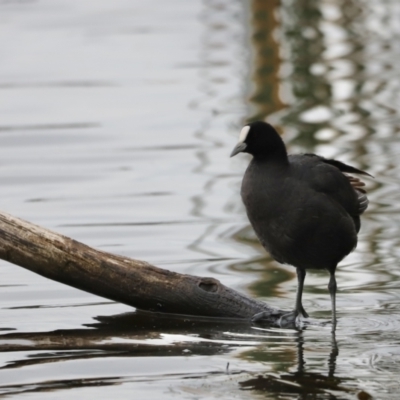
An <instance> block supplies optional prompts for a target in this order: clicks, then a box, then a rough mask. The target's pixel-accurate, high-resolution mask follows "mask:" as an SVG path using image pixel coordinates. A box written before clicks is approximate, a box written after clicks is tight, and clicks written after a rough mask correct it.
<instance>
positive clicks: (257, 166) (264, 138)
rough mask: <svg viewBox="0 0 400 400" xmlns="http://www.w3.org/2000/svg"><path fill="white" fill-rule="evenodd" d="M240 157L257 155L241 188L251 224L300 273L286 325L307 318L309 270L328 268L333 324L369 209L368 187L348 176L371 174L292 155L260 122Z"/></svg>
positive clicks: (243, 137) (244, 135)
mask: <svg viewBox="0 0 400 400" xmlns="http://www.w3.org/2000/svg"><path fill="white" fill-rule="evenodd" d="M240 152H245V153H250V154H251V155H253V159H252V161H251V162H250V165H249V166H248V168H247V170H246V173H245V175H244V178H243V182H242V189H241V195H242V199H243V203H244V205H245V207H246V211H247V215H248V218H249V220H250V223H251V225H252V226H253V228H254V231H255V233H256V235H257V236H258V238H259V240H260V242H261V244H262V245H263V246H264V248H265V249H266V250H267V251H268V252H269V253H270V254H271V256H272V257H273V258H274V259H275V260H277V261H278V262H280V263H284V264H290V265H293V266H294V267H296V269H297V279H298V287H297V296H296V304H295V309H294V311H293V312H291V313H290V314H287V315H285V316H284V317H283V318H284V320H286V321H288V322H292V321H294V320H295V319H296V317H297V316H298V315H303V316H304V317H308V315H307V313H306V312H305V310H304V308H303V305H302V300H301V298H302V292H303V285H304V279H305V276H306V270H307V269H326V270H328V271H329V273H330V280H329V285H328V288H329V292H330V295H331V301H332V314H333V323H334V324H335V323H336V301H335V296H336V279H335V270H336V266H337V264H338V263H339V261H341V260H342V259H343V258H344V257H345V256H347V255H348V254H349V253H350V252H351V251H352V250H353V249H354V248H355V247H356V245H357V233H358V231H359V230H360V215H361V214H362V213H363V212H364V211H365V210H366V208H367V206H368V199H367V196H366V193H365V190H364V189H363V186H364V183H363V182H361V181H360V180H359V179H357V178H355V177H353V176H349V175H347V174H346V173H355V174H363V175H369V174H368V173H366V172H364V171H361V170H359V169H357V168H354V167H351V166H349V165H346V164H344V163H342V162H340V161H336V160H330V159H325V158H323V157H320V156H317V155H315V154H298V155H289V156H288V155H287V152H286V147H285V145H284V143H283V141H282V139H281V137H280V136H279V134H278V133H277V132H276V130H275V129H274V128H273V127H272V126H271V125H269V124H267V123H265V122H262V121H258V122H254V123H251V124H249V125H246V126H245V127H244V128H243V129H242V131H241V132H240V137H239V143H238V144H237V145H236V147H235V148H234V149H233V151H232V153H231V157H232V156H234V155H236V154H238V153H240ZM262 316H263V315H262V313H260V314H257V315H256V316H255V320H258V319H262Z"/></svg>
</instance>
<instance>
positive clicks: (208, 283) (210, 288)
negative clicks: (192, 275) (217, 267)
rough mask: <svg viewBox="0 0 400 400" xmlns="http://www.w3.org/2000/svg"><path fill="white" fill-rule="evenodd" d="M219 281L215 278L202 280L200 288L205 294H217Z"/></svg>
mask: <svg viewBox="0 0 400 400" xmlns="http://www.w3.org/2000/svg"><path fill="white" fill-rule="evenodd" d="M219 284H220V283H219V280H217V279H214V278H201V280H200V282H199V288H200V289H202V290H204V291H205V292H211V293H215V292H217V291H218V286H219Z"/></svg>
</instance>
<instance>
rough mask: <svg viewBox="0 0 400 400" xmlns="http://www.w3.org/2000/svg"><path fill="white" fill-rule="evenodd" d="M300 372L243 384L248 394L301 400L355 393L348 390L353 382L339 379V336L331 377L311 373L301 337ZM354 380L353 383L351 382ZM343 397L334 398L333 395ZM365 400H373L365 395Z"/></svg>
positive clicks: (333, 344)
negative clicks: (337, 368)
mask: <svg viewBox="0 0 400 400" xmlns="http://www.w3.org/2000/svg"><path fill="white" fill-rule="evenodd" d="M296 343H297V369H296V371H295V372H290V373H284V374H280V375H275V374H265V375H258V377H257V378H253V379H249V380H246V381H242V382H240V386H241V387H242V389H244V390H254V391H257V392H268V393H270V394H272V393H274V394H276V395H278V396H290V395H297V396H298V397H296V398H298V399H309V398H310V396H312V398H317V397H315V396H317V395H318V398H329V399H340V398H341V397H342V395H343V393H352V392H354V389H352V388H349V387H346V384H348V382H349V380H348V379H347V378H345V379H342V378H337V377H335V367H336V360H337V357H338V354H339V352H338V347H337V343H336V337H335V333H334V332H333V333H332V337H331V352H330V355H329V360H328V371H327V374H322V373H316V372H308V371H307V369H306V362H305V359H304V344H305V343H304V337H303V334H302V332H299V334H298V336H297V340H296ZM350 380H351V379H350ZM332 392H333V393H335V392H336V393H339V394H333V393H332ZM363 393H364V395H366V396H368V397H364V398H365V399H368V398H372V397H370V396H369V395H368V394H367V393H365V392H363Z"/></svg>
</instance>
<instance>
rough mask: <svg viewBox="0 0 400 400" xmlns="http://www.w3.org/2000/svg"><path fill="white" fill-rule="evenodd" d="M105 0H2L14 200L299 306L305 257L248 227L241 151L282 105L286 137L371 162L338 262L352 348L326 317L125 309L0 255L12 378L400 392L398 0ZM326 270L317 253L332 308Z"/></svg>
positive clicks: (185, 389)
mask: <svg viewBox="0 0 400 400" xmlns="http://www.w3.org/2000/svg"><path fill="white" fill-rule="evenodd" d="M106 3H107V2H91V1H89V0H88V1H83V2H76V4H75V3H73V5H72V6H71V4H72V3H71V2H68V1H66V2H63V1H61V0H60V1H59V2H56V3H54V5H53V6H52V7H49V6H48V5H46V3H43V2H29V1H27V2H13V1H6V2H0V8H1V13H2V15H5V17H4V18H3V19H2V20H1V21H0V29H1V33H2V35H0V40H1V38H3V41H2V42H1V45H2V49H4V51H5V52H6V53H7V57H6V59H7V62H5V63H2V64H1V65H0V96H3V97H2V100H3V99H4V100H5V101H2V102H0V103H1V106H0V107H1V116H2V122H1V123H0V125H1V126H0V133H1V140H2V146H0V152H1V156H2V157H1V165H0V167H1V168H0V173H1V174H0V175H1V182H2V197H1V201H2V208H4V209H5V210H7V211H9V212H11V213H16V214H17V215H18V216H21V217H23V218H26V219H29V220H32V221H33V222H37V223H39V224H44V225H45V226H48V227H51V228H53V229H55V230H60V231H62V232H63V233H65V234H67V235H69V236H72V237H76V238H77V239H79V240H82V241H84V242H87V243H88V244H92V245H94V246H96V247H101V248H104V249H105V250H111V251H113V250H114V248H115V247H117V248H118V251H117V252H120V253H122V254H126V255H128V256H133V257H137V258H142V259H145V260H148V261H150V262H153V263H155V264H158V265H160V266H163V265H168V266H167V268H170V269H174V270H176V271H178V272H182V273H192V274H196V275H207V276H213V277H216V278H218V279H221V280H223V282H224V283H225V284H227V285H229V286H232V287H234V288H236V289H242V290H250V291H252V292H253V293H254V294H255V295H257V296H259V297H264V298H267V300H268V302H270V303H271V304H273V305H274V304H275V305H277V306H279V307H281V308H288V309H289V308H290V307H291V305H292V304H291V303H292V299H293V296H294V293H293V292H294V291H295V288H296V285H295V273H294V270H293V268H292V267H289V266H280V265H278V264H276V263H274V262H272V261H271V259H270V258H269V257H268V255H266V254H265V252H264V251H263V250H262V248H261V246H260V245H259V244H258V242H257V241H256V240H255V237H254V234H253V233H252V231H251V230H250V229H249V226H248V222H247V219H246V217H245V215H244V211H243V208H242V206H241V204H240V200H239V194H238V193H239V190H238V187H239V182H240V177H241V176H242V175H243V168H244V165H245V164H246V162H245V161H244V160H242V161H239V160H234V161H231V162H229V161H228V157H229V152H230V150H231V148H232V145H233V144H234V143H235V142H236V139H237V133H238V131H239V127H240V126H241V125H242V124H243V122H245V121H246V120H251V119H255V118H268V120H270V122H272V123H273V124H276V125H278V126H280V127H281V130H282V131H283V133H284V134H285V136H286V140H287V141H288V142H290V146H291V151H293V152H298V151H300V152H301V151H312V152H315V153H319V154H321V155H323V156H327V157H336V158H339V159H341V160H343V161H344V162H348V163H350V164H353V165H355V166H358V167H360V168H361V169H363V170H367V171H368V172H371V173H372V175H374V176H375V177H376V179H375V180H374V181H369V182H368V185H369V192H370V196H369V197H370V200H371V203H370V208H369V210H368V213H367V216H366V218H364V222H363V227H362V231H361V236H360V241H359V245H358V249H357V251H356V252H354V253H352V254H351V256H349V257H348V258H347V259H346V260H345V261H344V262H343V263H342V264H341V265H340V266H339V268H338V271H337V279H338V285H339V289H340V292H339V293H338V299H337V301H338V306H337V308H338V318H339V320H338V330H337V333H336V335H337V347H338V348H340V355H338V352H337V347H336V340H335V338H332V337H331V333H330V326H329V324H323V323H321V324H318V325H317V324H313V325H310V326H307V329H303V330H301V331H295V330H290V329H286V330H282V329H275V328H263V329H261V328H257V327H250V326H247V325H246V326H242V325H238V324H237V323H234V324H232V322H226V323H225V322H224V321H217V322H216V321H211V322H210V321H208V322H207V321H203V322H199V321H193V320H190V319H186V318H185V319H181V318H180V319H178V320H175V319H174V318H171V317H170V316H169V317H168V321H166V320H165V319H163V317H162V316H159V317H156V316H151V317H149V316H148V315H144V314H140V313H138V314H133V315H132V314H125V315H119V314H121V313H123V312H126V311H127V310H128V308H127V307H124V306H122V305H118V304H113V303H107V304H104V303H102V302H101V301H99V299H97V298H94V297H93V296H89V295H84V294H81V293H80V292H78V291H73V290H70V289H67V288H65V287H63V286H60V285H59V284H53V283H51V282H47V281H44V280H43V279H42V278H40V277H38V278H37V277H34V276H32V275H27V274H25V272H24V271H19V270H18V269H16V268H15V267H13V266H9V265H7V264H6V263H1V265H0V274H1V275H0V276H1V280H2V282H1V283H2V284H1V285H0V289H1V290H0V300H1V307H0V320H1V327H0V332H1V335H0V367H1V368H0V394H6V395H7V394H18V393H21V392H28V391H30V392H31V394H32V395H34V393H35V392H37V393H38V394H37V397H38V398H40V396H42V395H43V393H45V392H48V391H51V396H52V397H53V396H54V397H56V396H58V397H57V398H70V397H71V395H72V396H74V395H76V396H81V397H87V398H90V397H97V396H100V397H101V396H104V397H105V396H107V394H108V393H106V390H107V387H108V386H112V392H111V391H110V393H109V394H110V395H109V396H108V397H115V396H119V397H121V398H128V397H129V396H131V395H132V392H134V393H135V396H137V398H149V397H153V398H158V397H160V394H161V393H162V397H163V398H165V399H169V398H171V399H172V398H173V399H176V398H196V397H197V398H219V399H221V398H229V399H231V398H235V397H237V398H246V399H248V398H249V395H250V396H251V394H250V391H253V390H254V391H255V392H254V397H257V398H258V397H259V394H260V391H265V392H266V394H262V396H265V397H268V398H271V399H277V398H281V397H282V396H285V398H290V399H292V398H293V399H296V398H332V399H333V398H338V399H342V398H354V397H355V396H356V395H357V396H358V398H359V399H368V398H370V395H369V394H368V393H370V394H371V395H373V396H374V397H375V398H379V399H390V400H391V399H393V398H397V394H398V391H399V384H398V383H397V381H398V376H399V373H400V347H399V343H398V334H397V332H398V331H399V329H400V295H399V288H400V284H399V282H400V281H399V277H400V269H399V268H398V265H399V257H400V252H399V250H398V249H399V245H400V241H399V238H400V220H399V209H400V206H399V204H400V198H399V176H400V171H399V166H398V164H399V163H398V155H399V153H400V146H399V131H400V123H399V115H398V114H399V113H398V110H399V105H400V101H399V100H400V97H399V93H400V91H399V90H398V89H399V81H398V74H399V71H398V70H399V68H398V66H397V65H398V62H397V61H398V59H399V58H400V51H399V47H398V46H397V45H396V43H397V42H398V40H397V39H398V37H399V36H400V31H399V28H398V21H399V18H400V10H399V7H398V4H397V2H396V1H395V0H388V1H386V2H385V3H379V2H374V1H372V0H366V1H361V0H348V1H347V0H334V1H333V0H281V1H278V0H276V1H275V0H274V1H261V0H253V1H251V2H248V1H244V0H235V1H231V0H202V1H194V0H193V1H191V2H184V1H180V0H168V1H167V2H166V3H167V5H166V6H165V7H164V6H162V7H160V6H159V5H158V3H157V4H156V6H154V4H155V3H154V4H153V3H152V2H139V1H131V2H124V1H115V2H112V5H111V3H110V2H108V3H107V4H108V6H107V4H106ZM89 5H90V6H89ZM199 21H200V22H199ZM104 27H106V28H104ZM4 38H5V39H4ZM10 38H12V40H10ZM186 39H187V40H186ZM71 60H73V62H71ZM111 60H112V61H111ZM21 61H24V62H21ZM171 66H172V67H171ZM248 99H251V100H250V101H248ZM240 163H241V164H240ZM110 247H112V248H113V249H110ZM326 278H327V276H326V274H324V273H321V274H319V273H310V274H309V275H308V282H307V286H306V293H305V306H306V307H307V309H309V310H310V311H311V313H312V316H313V317H314V318H316V319H317V320H318V321H321V320H323V319H324V318H328V317H329V316H330V303H329V296H328V293H327V289H326ZM77 306H79V307H77ZM107 313H108V314H109V315H112V316H111V317H96V316H97V315H99V314H101V315H105V314H107ZM92 319H96V320H97V321H96V322H95V323H90V322H88V321H92ZM228 363H229V368H228V370H227V368H226V366H227V364H228ZM257 376H258V377H259V378H256V377H257ZM96 387H100V389H97V390H96ZM238 388H242V389H243V390H238ZM63 389H68V391H67V390H63ZM74 390H76V391H74ZM244 391H245V392H244ZM243 393H244V395H243ZM87 394H88V395H87ZM242 395H243V397H241V396H242ZM307 395H308V397H307Z"/></svg>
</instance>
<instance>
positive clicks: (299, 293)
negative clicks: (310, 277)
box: [294, 268, 308, 318]
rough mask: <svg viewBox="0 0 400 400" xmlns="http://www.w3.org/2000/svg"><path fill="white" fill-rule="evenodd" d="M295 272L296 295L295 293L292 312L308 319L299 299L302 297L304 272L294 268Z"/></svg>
mask: <svg viewBox="0 0 400 400" xmlns="http://www.w3.org/2000/svg"><path fill="white" fill-rule="evenodd" d="M296 272H297V293H296V306H295V308H294V311H295V313H296V314H301V315H302V316H303V317H305V318H308V314H307V313H306V311H305V310H304V307H303V304H302V302H301V298H302V297H303V288H304V279H305V278H306V270H305V269H302V268H296Z"/></svg>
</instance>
